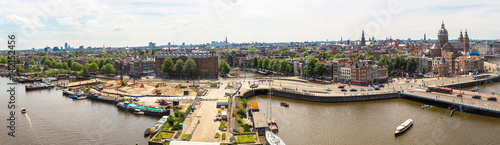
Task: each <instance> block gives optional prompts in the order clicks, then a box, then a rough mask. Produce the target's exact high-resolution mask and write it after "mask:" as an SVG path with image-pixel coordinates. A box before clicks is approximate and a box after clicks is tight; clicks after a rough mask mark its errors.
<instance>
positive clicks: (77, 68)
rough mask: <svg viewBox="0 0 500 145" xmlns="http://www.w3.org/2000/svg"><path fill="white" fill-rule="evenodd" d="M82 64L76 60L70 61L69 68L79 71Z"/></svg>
mask: <svg viewBox="0 0 500 145" xmlns="http://www.w3.org/2000/svg"><path fill="white" fill-rule="evenodd" d="M82 67H83V66H82V65H81V64H80V63H78V62H73V63H71V70H73V71H80V70H81V69H82Z"/></svg>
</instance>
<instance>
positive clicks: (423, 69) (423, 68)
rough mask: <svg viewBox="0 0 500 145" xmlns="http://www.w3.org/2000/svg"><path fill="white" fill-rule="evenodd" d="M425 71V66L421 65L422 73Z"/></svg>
mask: <svg viewBox="0 0 500 145" xmlns="http://www.w3.org/2000/svg"><path fill="white" fill-rule="evenodd" d="M425 73H426V71H425V67H423V66H422V74H425Z"/></svg>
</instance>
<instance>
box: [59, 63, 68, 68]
mask: <svg viewBox="0 0 500 145" xmlns="http://www.w3.org/2000/svg"><path fill="white" fill-rule="evenodd" d="M61 68H62V69H68V68H69V67H68V63H67V62H63V63H62V66H61Z"/></svg>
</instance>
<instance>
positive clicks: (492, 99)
mask: <svg viewBox="0 0 500 145" xmlns="http://www.w3.org/2000/svg"><path fill="white" fill-rule="evenodd" d="M488 101H497V97H489V98H488Z"/></svg>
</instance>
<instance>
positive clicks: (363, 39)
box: [361, 30, 366, 46]
mask: <svg viewBox="0 0 500 145" xmlns="http://www.w3.org/2000/svg"><path fill="white" fill-rule="evenodd" d="M361 46H366V41H365V30H363V31H361Z"/></svg>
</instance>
